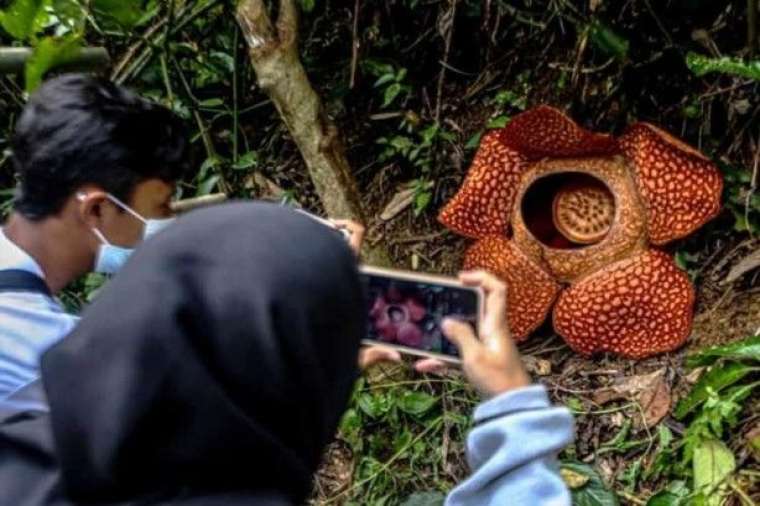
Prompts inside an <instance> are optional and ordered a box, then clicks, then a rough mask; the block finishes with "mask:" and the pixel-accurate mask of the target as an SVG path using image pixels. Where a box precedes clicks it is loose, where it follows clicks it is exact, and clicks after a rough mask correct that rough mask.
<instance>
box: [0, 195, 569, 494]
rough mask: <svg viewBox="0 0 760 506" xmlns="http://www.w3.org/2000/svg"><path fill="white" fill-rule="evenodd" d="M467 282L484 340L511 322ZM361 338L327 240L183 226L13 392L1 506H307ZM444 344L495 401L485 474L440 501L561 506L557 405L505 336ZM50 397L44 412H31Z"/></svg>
mask: <svg viewBox="0 0 760 506" xmlns="http://www.w3.org/2000/svg"><path fill="white" fill-rule="evenodd" d="M464 281H465V282H469V283H471V284H479V285H482V286H483V287H484V289H485V290H486V292H487V306H489V307H490V309H488V311H487V313H488V314H490V315H491V316H490V319H491V320H492V321H490V322H489V316H488V315H487V317H486V323H485V324H484V326H483V327H484V329H486V330H487V331H488V329H489V328H490V329H496V328H498V327H502V328H503V329H506V325H505V323H504V322H503V321H501V320H503V316H499V315H498V314H497V313H500V314H501V315H503V314H504V311H503V309H504V308H503V301H502V300H501V299H503V296H504V293H503V286H501V287H500V285H498V283H497V282H495V280H494V278H491V277H489V276H487V275H483V274H470V275H469V277H467V276H466V277H465V278H464ZM494 310H497V311H494ZM364 330H365V321H364V302H363V297H362V293H361V287H360V283H359V279H358V275H357V269H356V260H355V258H354V255H353V253H352V252H351V250H350V249H349V248H348V247H347V245H346V244H345V242H344V241H343V240H342V238H341V236H340V235H339V234H336V233H334V232H333V231H332V230H330V229H328V228H326V227H324V226H322V225H320V224H317V223H315V222H314V221H312V220H310V219H309V218H306V217H303V216H301V215H299V214H298V213H295V212H293V211H290V210H287V209H283V208H280V207H277V206H271V205H266V204H231V205H226V206H220V207H216V208H213V209H207V210H203V211H199V212H196V213H192V214H190V215H188V216H186V217H183V218H180V219H179V220H178V222H177V224H176V225H175V226H173V227H170V228H168V229H167V230H166V231H164V232H162V233H161V234H159V235H157V236H156V237H155V238H154V239H152V240H150V241H148V242H147V243H146V244H145V245H144V246H143V247H142V248H141V249H140V250H139V251H138V252H137V253H136V254H135V255H134V256H133V258H132V259H131V260H130V262H129V263H128V264H127V266H126V267H125V268H124V270H123V271H122V272H121V273H120V275H119V276H117V277H116V278H115V279H114V280H113V281H111V283H109V285H108V286H107V287H106V288H105V289H104V291H103V293H102V294H101V295H100V296H99V297H98V299H97V300H96V301H95V303H94V304H93V305H92V306H91V307H90V308H88V309H87V311H86V312H85V314H84V316H83V319H82V321H81V323H80V324H79V326H78V327H77V328H76V330H75V331H74V332H73V333H72V334H71V335H69V336H68V337H67V338H66V339H64V340H63V341H61V342H60V343H58V344H56V345H55V346H53V347H52V348H51V349H50V350H48V351H47V352H46V353H45V355H44V356H43V359H42V383H40V382H37V383H34V384H32V385H30V386H29V387H27V388H26V389H25V390H23V391H21V392H19V393H18V394H17V396H16V398H15V399H14V401H15V402H16V406H25V408H24V409H14V410H12V411H11V410H8V409H6V412H2V410H0V505H3V506H5V505H8V506H11V505H12V506H41V505H72V504H123V505H137V504H140V505H154V504H172V505H209V506H213V505H233V506H234V505H238V504H240V505H243V504H245V505H255V506H280V505H283V506H284V505H295V504H302V503H303V502H304V501H305V500H306V498H307V497H308V494H309V491H310V489H311V482H312V476H313V473H314V472H315V470H316V468H317V466H318V464H319V460H320V457H321V455H322V452H323V450H324V448H325V446H326V445H327V444H328V442H329V441H330V440H331V439H332V437H333V436H334V433H335V430H336V427H337V424H338V421H339V419H340V416H341V415H342V413H343V411H344V410H345V407H346V403H347V401H348V398H349V394H350V391H351V388H352V385H353V382H354V380H355V378H356V374H357V370H356V363H357V355H358V350H359V342H360V340H361V337H362V335H363V333H364ZM489 332H490V331H489ZM447 333H448V335H449V336H450V338H451V339H452V340H453V341H454V342H455V343H456V344H458V345H459V346H460V348H461V350H462V352H463V356H464V360H465V371H466V372H468V374H469V376H470V378H471V380H472V381H473V382H474V383H475V384H476V386H478V387H479V388H480V389H481V390H482V391H483V392H484V394H486V395H489V396H495V397H494V399H492V400H490V401H488V402H486V403H485V404H483V405H482V406H481V407H480V408H479V412H480V413H481V415H482V416H481V420H480V422H482V423H481V425H480V426H479V427H478V428H476V429H475V431H474V432H473V433H474V434H475V433H477V432H478V431H479V430H480V432H481V435H480V436H478V437H477V438H476V440H472V436H471V439H470V441H469V453H470V457H471V460H472V462H473V464H474V466H475V467H476V468H480V469H479V470H478V472H477V473H476V474H475V475H474V476H473V477H472V478H470V479H469V480H467V481H466V482H464V483H463V484H462V485H460V487H458V488H457V490H455V491H454V492H453V493H452V496H451V497H450V498H449V504H452V505H458V504H462V505H464V504H468V505H470V504H471V505H475V504H477V505H485V504H494V505H496V504H507V503H504V502H501V500H500V499H499V497H502V498H504V497H512V498H514V497H522V495H521V493H520V492H519V490H520V489H521V485H520V483H523V484H526V485H528V488H525V490H523V492H525V493H528V494H530V495H526V496H524V497H526V498H528V499H532V500H533V502H531V503H530V504H543V503H544V501H543V499H548V500H551V501H553V502H552V504H563V503H564V502H562V501H563V500H565V499H567V497H566V490H565V489H564V487H563V486H562V485H561V480H559V478H558V477H557V475H556V469H554V467H553V466H554V458H555V455H556V451H558V450H559V449H560V448H561V447H562V446H564V444H566V442H567V441H568V440H569V437H570V436H569V435H568V434H569V433H570V430H571V421H570V422H568V419H569V415H568V414H567V413H566V410H561V409H558V408H550V407H549V406H548V400H546V395H545V392H543V390H537V391H533V392H531V388H533V389H534V390H535V389H536V388H537V387H528V388H523V387H524V385H525V384H526V383H527V381H528V380H527V375H525V373H524V370H523V369H522V366H521V365H520V364H519V359H518V358H517V354H516V352H514V346H513V345H512V344H511V341H510V340H509V339H508V336H507V335H506V334H505V333H504V332H502V331H498V332H496V331H494V332H490V334H491V336H492V337H491V338H489V339H491V341H492V342H490V343H489V342H482V341H479V340H478V339H477V338H475V337H474V335H473V334H472V330H471V329H469V327H467V326H466V325H464V324H459V323H456V322H449V324H448V326H447ZM497 334H498V337H494V336H496V335H497ZM484 350H486V351H484ZM43 387H44V388H43ZM538 388H540V387H538ZM507 390H515V391H514V392H507V393H506V394H505V393H504V392H506V391H507ZM499 394H500V395H499ZM515 394H517V397H515ZM45 397H47V403H48V405H49V407H50V408H49V411H45V410H44V409H38V408H36V407H35V406H36V404H35V399H36V400H44V398H45ZM526 403H527V404H526ZM41 405H44V403H41ZM526 408H527V409H526ZM526 415H527V418H526ZM476 421H478V413H477V412H476ZM521 427H522V428H521ZM516 430H517V431H518V432H519V431H520V430H522V431H523V432H525V431H526V430H531V431H532V433H530V434H528V437H536V438H538V439H539V440H540V441H541V442H540V444H537V445H533V446H534V447H533V448H531V449H521V448H517V449H515V448H512V449H511V450H512V451H511V453H512V454H514V456H513V457H510V456H508V455H507V456H505V453H508V452H506V451H505V449H504V448H503V447H502V446H503V445H504V444H505V441H506V438H507V437H508V438H509V441H510V444H511V443H512V441H513V438H514V437H517V438H518V439H517V441H520V439H519V438H522V437H525V434H523V435H518V434H516V433H515V431H516ZM478 440H479V441H480V443H478ZM473 444H474V445H475V446H473ZM515 450H516V451H515ZM494 473H495V474H494ZM518 482H519V483H518ZM536 483H538V484H539V486H538V487H537V486H536ZM522 488H524V487H522ZM537 492H538V494H539V495H536V493H537ZM503 493H507V494H508V495H503V496H502V494H503ZM515 494H517V495H515ZM547 494H548V495H547ZM493 501H497V502H493ZM510 503H511V504H522V503H519V502H511V501H510ZM547 503H548V502H547ZM525 504H528V503H525Z"/></svg>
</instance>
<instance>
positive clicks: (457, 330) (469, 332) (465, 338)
mask: <svg viewBox="0 0 760 506" xmlns="http://www.w3.org/2000/svg"><path fill="white" fill-rule="evenodd" d="M441 330H443V335H445V336H446V338H447V339H448V340H449V341H451V342H452V343H454V344H455V345H456V347H457V348H459V353H460V355H462V357H464V356H465V355H467V354H469V353H470V352H471V351H472V350H473V349H474V348H477V347H478V346H479V345H480V342H479V341H478V338H477V337H476V336H475V331H474V330H473V328H472V325H470V324H469V323H465V322H462V321H459V320H455V319H453V318H446V319H444V320H443V322H442V323H441Z"/></svg>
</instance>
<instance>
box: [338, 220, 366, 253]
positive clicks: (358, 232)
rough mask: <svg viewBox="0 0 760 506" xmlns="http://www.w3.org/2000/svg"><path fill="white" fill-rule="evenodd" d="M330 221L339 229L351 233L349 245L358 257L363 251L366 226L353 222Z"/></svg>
mask: <svg viewBox="0 0 760 506" xmlns="http://www.w3.org/2000/svg"><path fill="white" fill-rule="evenodd" d="M330 221H331V222H332V223H333V225H335V226H336V227H337V228H338V229H342V230H348V232H349V233H350V237H349V241H348V242H349V245H350V246H351V249H353V250H354V251H355V252H356V254H357V255H358V254H359V252H360V251H361V249H362V243H363V242H364V234H365V232H366V229H365V228H364V225H362V224H360V223H357V222H355V221H352V220H330Z"/></svg>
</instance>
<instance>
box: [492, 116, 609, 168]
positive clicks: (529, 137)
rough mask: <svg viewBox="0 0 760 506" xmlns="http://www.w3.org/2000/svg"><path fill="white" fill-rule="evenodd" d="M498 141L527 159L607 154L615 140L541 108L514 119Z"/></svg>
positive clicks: (502, 131) (503, 130) (504, 129)
mask: <svg viewBox="0 0 760 506" xmlns="http://www.w3.org/2000/svg"><path fill="white" fill-rule="evenodd" d="M500 132H501V140H502V142H503V143H504V144H506V145H507V146H509V147H511V148H512V149H514V150H515V151H517V152H518V153H520V154H521V155H523V156H525V157H527V158H529V159H538V158H545V157H552V158H563V157H573V156H593V155H610V154H613V153H616V152H618V151H619V148H618V145H617V142H616V141H615V139H614V138H613V137H612V136H610V135H607V134H597V133H593V132H590V131H588V130H586V129H585V128H581V127H580V126H578V124H577V123H575V122H574V121H573V120H572V119H570V117H568V116H567V115H566V114H565V113H563V112H562V111H560V110H558V109H555V108H553V107H549V106H548V105H541V106H538V107H536V108H534V109H530V110H528V111H525V112H524V113H522V114H519V115H517V116H515V117H514V118H513V119H512V121H510V122H509V123H508V124H507V126H505V127H504V128H503V129H502V130H501V131H500Z"/></svg>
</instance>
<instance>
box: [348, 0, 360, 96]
mask: <svg viewBox="0 0 760 506" xmlns="http://www.w3.org/2000/svg"><path fill="white" fill-rule="evenodd" d="M360 9H361V0H356V2H355V3H354V24H353V27H352V32H351V36H352V40H353V44H352V45H351V81H350V84H349V88H351V89H352V90H353V89H354V87H355V86H356V68H357V67H358V65H359V49H360V48H361V41H360V40H359V10H360Z"/></svg>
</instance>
